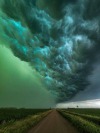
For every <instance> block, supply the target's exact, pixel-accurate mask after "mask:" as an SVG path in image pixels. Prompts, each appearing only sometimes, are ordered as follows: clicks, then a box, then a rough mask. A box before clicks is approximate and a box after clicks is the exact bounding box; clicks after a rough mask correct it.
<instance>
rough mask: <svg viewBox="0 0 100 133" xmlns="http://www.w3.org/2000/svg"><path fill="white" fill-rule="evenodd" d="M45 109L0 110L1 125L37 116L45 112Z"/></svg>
mask: <svg viewBox="0 0 100 133" xmlns="http://www.w3.org/2000/svg"><path fill="white" fill-rule="evenodd" d="M44 111H46V110H44V109H42V110H41V109H15V108H12V109H10V108H9V109H0V124H1V123H6V122H9V121H12V120H13V121H16V120H19V119H23V118H25V117H27V116H29V115H33V114H37V113H39V112H44Z"/></svg>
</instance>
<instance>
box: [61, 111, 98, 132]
mask: <svg viewBox="0 0 100 133" xmlns="http://www.w3.org/2000/svg"><path fill="white" fill-rule="evenodd" d="M59 112H60V113H61V114H62V115H63V116H64V117H65V118H67V119H68V120H69V121H70V122H71V123H72V124H73V125H74V126H75V127H76V128H77V129H78V130H79V131H80V132H81V133H100V127H99V126H98V125H96V124H93V123H92V122H89V121H87V120H85V119H83V118H81V117H80V116H76V115H73V114H70V113H66V112H63V111H59Z"/></svg>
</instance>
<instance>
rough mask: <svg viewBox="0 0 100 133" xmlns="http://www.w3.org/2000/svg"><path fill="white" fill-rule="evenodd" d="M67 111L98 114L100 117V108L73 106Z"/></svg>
mask: <svg viewBox="0 0 100 133" xmlns="http://www.w3.org/2000/svg"><path fill="white" fill-rule="evenodd" d="M67 111H69V112H74V113H79V114H86V115H92V116H98V117H100V109H91V108H88V109H87V108H85V109H84V108H83V109H80V108H77V109H75V108H74V109H73V108H69V109H67Z"/></svg>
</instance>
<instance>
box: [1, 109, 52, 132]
mask: <svg viewBox="0 0 100 133" xmlns="http://www.w3.org/2000/svg"><path fill="white" fill-rule="evenodd" d="M49 113H50V111H47V112H44V113H40V114H37V115H33V116H28V117H27V118H25V119H22V120H18V121H15V122H14V123H12V124H11V125H8V126H6V127H3V128H1V129H0V133H26V132H27V131H28V130H29V129H30V128H31V127H33V126H35V125H36V124H37V123H38V122H39V121H41V120H42V119H43V118H44V117H46V116H47V115H48V114H49Z"/></svg>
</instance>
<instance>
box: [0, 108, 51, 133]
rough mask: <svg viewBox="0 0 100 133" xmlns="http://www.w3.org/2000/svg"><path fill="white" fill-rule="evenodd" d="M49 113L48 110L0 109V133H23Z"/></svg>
mask: <svg viewBox="0 0 100 133" xmlns="http://www.w3.org/2000/svg"><path fill="white" fill-rule="evenodd" d="M49 112H50V111H49V110H48V109H15V108H8V109H0V133H25V132H26V131H27V130H28V129H30V128H31V126H34V125H35V124H37V123H38V122H39V121H40V120H41V119H43V118H44V117H45V116H46V115H47V114H48V113H49Z"/></svg>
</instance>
